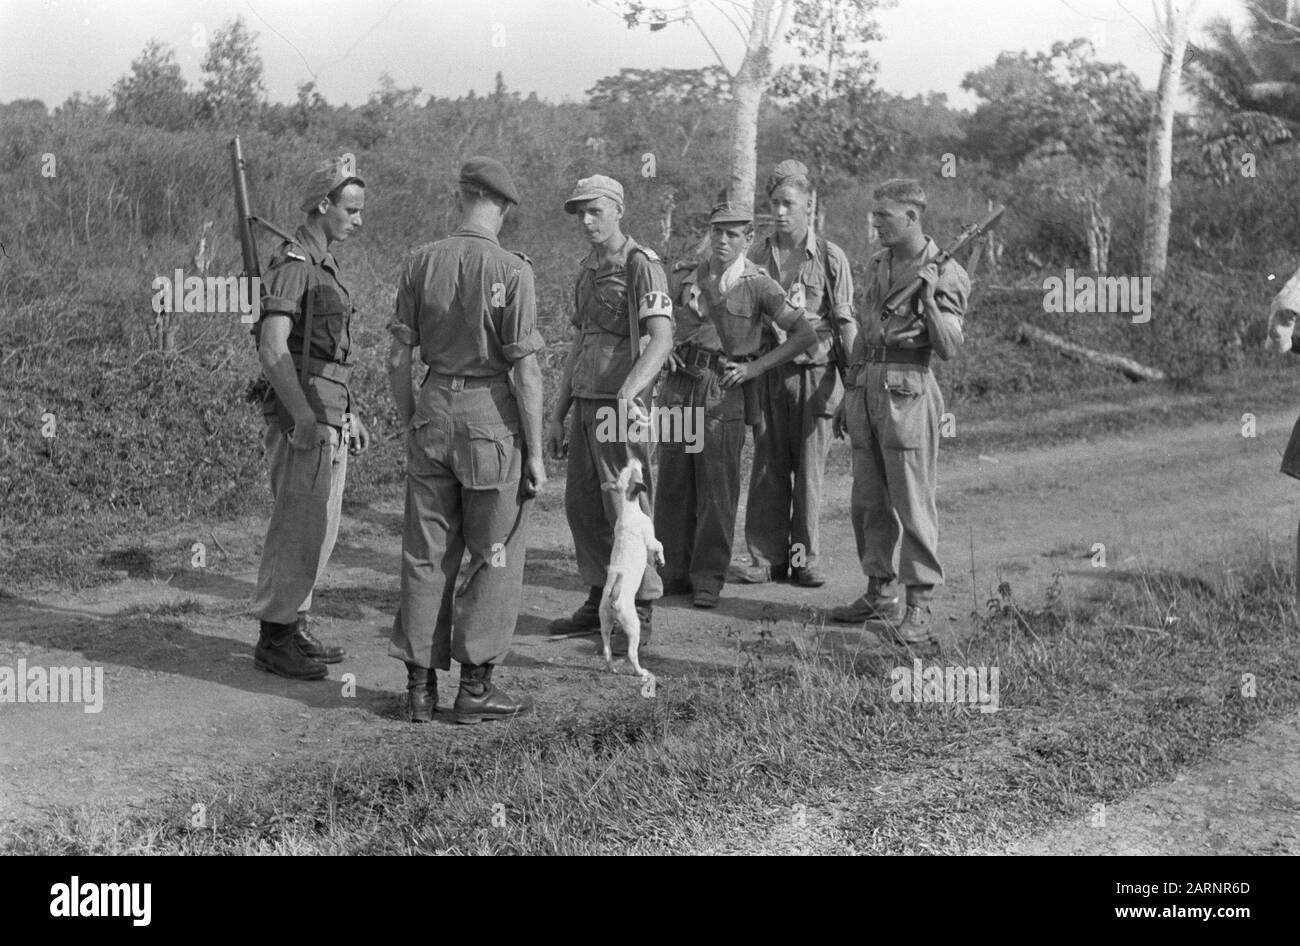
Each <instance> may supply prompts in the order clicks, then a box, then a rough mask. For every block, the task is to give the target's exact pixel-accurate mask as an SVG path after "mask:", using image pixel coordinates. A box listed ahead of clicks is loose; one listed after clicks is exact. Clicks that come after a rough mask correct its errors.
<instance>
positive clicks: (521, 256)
mask: <svg viewBox="0 0 1300 946" xmlns="http://www.w3.org/2000/svg"><path fill="white" fill-rule="evenodd" d="M510 252H511V253H513V254H514V255H515V256H518V257H519V258H520V259H521V260H523V261H524V262H525V263H527V264H528V265H529V266H532V265H533V261H532V260H530V259H529V258H528V257H527V256H525V255H524V254H523V253H521V252H519V251H518V250H511V251H510Z"/></svg>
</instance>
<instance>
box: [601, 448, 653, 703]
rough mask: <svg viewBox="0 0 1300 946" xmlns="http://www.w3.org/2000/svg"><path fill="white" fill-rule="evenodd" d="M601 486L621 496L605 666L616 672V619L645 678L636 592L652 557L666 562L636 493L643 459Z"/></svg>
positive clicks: (608, 589) (606, 608)
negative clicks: (612, 647)
mask: <svg viewBox="0 0 1300 946" xmlns="http://www.w3.org/2000/svg"><path fill="white" fill-rule="evenodd" d="M601 488H602V489H608V490H612V491H614V493H615V494H616V496H617V500H618V520H617V521H616V522H615V523H614V549H613V551H612V552H611V553H610V557H609V569H608V571H607V572H606V575H605V593H604V594H603V595H602V596H601V599H600V638H601V640H602V641H603V642H604V644H605V666H607V667H608V668H609V669H610V672H611V673H617V671H616V670H614V659H613V656H612V655H611V654H610V650H609V638H610V635H611V634H612V633H613V631H614V624H615V623H616V622H617V623H618V624H619V626H621V627H622V628H623V633H624V634H626V635H627V659H628V661H629V662H630V663H631V664H632V669H633V670H635V671H636V672H637V673H638V674H640V675H641V678H642V679H645V678H647V677H649V676H650V672H649V671H648V670H643V669H642V668H641V664H639V663H638V662H637V648H638V647H639V646H640V645H641V620H640V618H638V617H637V616H636V592H637V589H638V588H640V587H641V578H642V577H643V576H644V575H645V570H646V565H647V564H648V563H649V562H650V560H651V558H652V557H653V560H654V562H655V564H657V565H662V564H663V563H664V547H663V545H662V544H661V543H660V542H659V541H658V540H657V539H656V538H655V526H654V522H653V521H652V520H651V518H650V517H649V516H647V515H646V514H645V513H644V512H643V511H642V510H641V504H640V503H639V502H638V501H637V494H638V493H641V492H643V491H644V490H645V488H646V487H645V482H644V481H643V480H642V478H641V461H640V460H637V459H632V460H631V461H630V462H629V463H628V465H627V466H625V467H624V468H623V469H622V471H621V472H620V473H619V474H618V480H617V481H616V482H613V483H604V484H602V485H601Z"/></svg>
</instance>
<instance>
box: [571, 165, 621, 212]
mask: <svg viewBox="0 0 1300 946" xmlns="http://www.w3.org/2000/svg"><path fill="white" fill-rule="evenodd" d="M597 197H608V198H609V199H610V200H613V201H617V202H618V204H619V206H622V204H623V185H622V184H620V183H619V182H618V181H616V180H614V179H613V178H612V177H606V176H605V175H604V174H593V175H592V176H591V177H584V178H583V179H582V180H580V181H578V186H577V187H575V188H574V189H573V193H572V194H571V195H570V196H569V199H568V200H566V201H565V202H564V212H565V213H569V214H576V213H577V212H578V207H577V205H578V204H580V203H582V202H583V201H584V200H595V199H596V198H597Z"/></svg>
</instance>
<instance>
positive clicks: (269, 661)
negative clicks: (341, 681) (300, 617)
mask: <svg viewBox="0 0 1300 946" xmlns="http://www.w3.org/2000/svg"><path fill="white" fill-rule="evenodd" d="M253 664H254V665H255V666H256V667H257V668H258V669H259V670H265V671H266V672H267V673H274V674H276V675H277V676H281V677H288V678H289V679H290V680H320V679H323V678H324V676H325V674H327V673H329V670H328V669H327V668H326V666H325V665H324V664H323V663H321V662H320V661H318V660H314V659H312V658H311V657H308V656H307V655H306V654H305V653H303V650H302V647H301V646H300V645H299V644H298V624H297V622H294V623H293V624H274V623H272V622H270V621H263V622H262V636H261V638H260V639H259V640H258V642H257V648H256V649H255V650H254V651H253Z"/></svg>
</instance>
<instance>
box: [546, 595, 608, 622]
mask: <svg viewBox="0 0 1300 946" xmlns="http://www.w3.org/2000/svg"><path fill="white" fill-rule="evenodd" d="M604 593H605V589H604V588H602V587H601V586H600V585H592V586H591V591H590V592H588V593H587V600H586V601H584V602H583V603H582V607H580V608H578V610H577V611H574V612H573V616H572V617H567V618H556V619H555V620H554V621H552V622H551V623H550V625H549V627H548V630H549V631H550V632H551V633H552V634H580V633H582V632H583V631H593V632H599V631H600V598H601V595H603V594H604Z"/></svg>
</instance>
